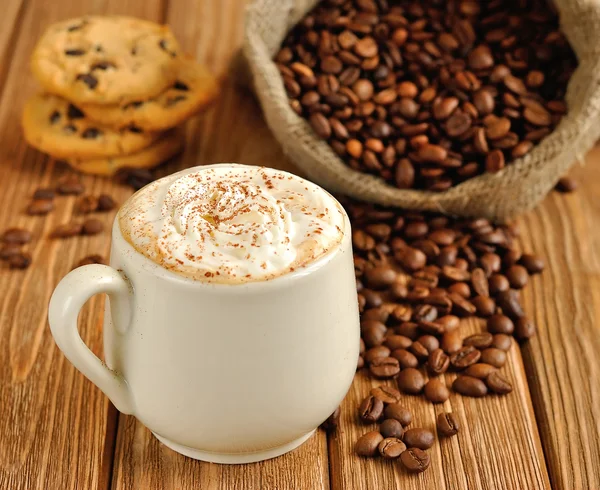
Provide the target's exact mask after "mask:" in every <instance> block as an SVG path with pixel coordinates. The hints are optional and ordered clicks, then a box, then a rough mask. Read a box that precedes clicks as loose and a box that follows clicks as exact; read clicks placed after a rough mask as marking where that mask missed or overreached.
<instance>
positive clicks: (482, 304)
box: [471, 296, 496, 318]
mask: <svg viewBox="0 0 600 490" xmlns="http://www.w3.org/2000/svg"><path fill="white" fill-rule="evenodd" d="M471 303H473V305H474V306H475V308H476V310H477V314H478V315H479V316H481V317H484V318H485V317H489V316H492V315H493V314H494V312H495V311H496V302H495V301H494V300H493V299H492V298H490V297H489V296H477V297H476V298H473V299H472V300H471Z"/></svg>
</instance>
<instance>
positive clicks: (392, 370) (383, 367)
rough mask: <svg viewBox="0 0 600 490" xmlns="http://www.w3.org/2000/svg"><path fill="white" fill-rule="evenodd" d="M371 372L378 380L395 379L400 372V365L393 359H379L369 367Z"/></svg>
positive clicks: (374, 360)
mask: <svg viewBox="0 0 600 490" xmlns="http://www.w3.org/2000/svg"><path fill="white" fill-rule="evenodd" d="M369 371H370V372H371V374H372V375H373V376H375V377H376V378H380V379H387V378H393V377H395V376H397V375H398V373H399V372H400V363H399V362H398V359H394V358H393V357H378V358H376V359H373V361H372V362H371V364H370V365H369Z"/></svg>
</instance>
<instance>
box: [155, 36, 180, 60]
mask: <svg viewBox="0 0 600 490" xmlns="http://www.w3.org/2000/svg"><path fill="white" fill-rule="evenodd" d="M158 45H159V47H160V49H162V50H163V51H165V52H166V53H169V55H171V57H173V58H175V57H176V56H177V53H176V52H175V51H171V50H169V48H168V46H167V40H166V39H161V40H160V41H159V42H158Z"/></svg>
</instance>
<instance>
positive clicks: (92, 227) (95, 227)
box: [81, 218, 104, 235]
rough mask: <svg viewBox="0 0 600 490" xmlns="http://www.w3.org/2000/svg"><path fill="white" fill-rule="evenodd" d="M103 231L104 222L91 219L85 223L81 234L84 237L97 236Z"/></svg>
mask: <svg viewBox="0 0 600 490" xmlns="http://www.w3.org/2000/svg"><path fill="white" fill-rule="evenodd" d="M103 230H104V224H102V221H100V220H97V219H94V218H91V219H87V220H85V221H84V222H83V225H82V230H81V232H82V233H83V234H84V235H97V234H98V233H102V231H103Z"/></svg>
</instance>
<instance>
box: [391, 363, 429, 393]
mask: <svg viewBox="0 0 600 490" xmlns="http://www.w3.org/2000/svg"><path fill="white" fill-rule="evenodd" d="M397 383H398V388H400V390H401V391H403V392H404V393H409V394H411V395H418V394H419V393H421V391H423V387H424V386H425V378H424V377H423V375H422V374H421V372H420V371H419V370H417V369H415V368H410V367H409V368H406V369H404V370H402V371H401V372H400V374H398V378H397Z"/></svg>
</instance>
